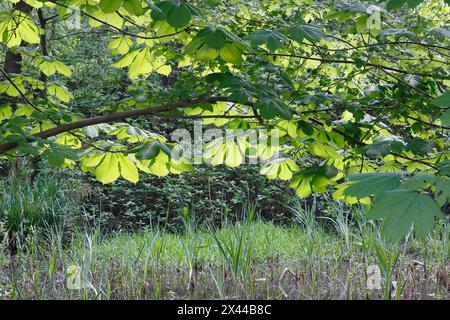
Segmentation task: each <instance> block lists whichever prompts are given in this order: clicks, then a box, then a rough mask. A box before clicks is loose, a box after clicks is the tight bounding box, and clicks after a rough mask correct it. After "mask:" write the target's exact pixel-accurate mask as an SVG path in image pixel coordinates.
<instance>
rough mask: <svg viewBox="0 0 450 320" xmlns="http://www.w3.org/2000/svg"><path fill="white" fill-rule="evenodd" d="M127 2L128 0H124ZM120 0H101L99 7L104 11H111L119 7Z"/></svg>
mask: <svg viewBox="0 0 450 320" xmlns="http://www.w3.org/2000/svg"><path fill="white" fill-rule="evenodd" d="M125 2H128V0H125ZM121 4H122V0H101V1H100V3H99V6H100V9H102V11H103V12H104V13H113V12H116V11H117V10H119V9H120V6H121Z"/></svg>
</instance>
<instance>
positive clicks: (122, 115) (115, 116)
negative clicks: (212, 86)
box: [0, 97, 228, 153]
mask: <svg viewBox="0 0 450 320" xmlns="http://www.w3.org/2000/svg"><path fill="white" fill-rule="evenodd" d="M219 101H228V99H227V98H226V97H207V98H199V99H193V100H179V101H177V102H174V103H170V104H166V105H161V106H158V107H153V108H143V109H133V110H127V111H123V112H115V113H110V114H107V115H104V116H98V117H94V118H89V119H83V120H80V121H76V122H71V123H66V124H62V125H59V126H57V127H54V128H51V129H49V130H45V131H42V132H39V133H37V134H35V135H33V136H34V137H36V138H41V139H47V138H50V137H54V136H56V135H58V134H61V133H64V132H70V131H72V130H75V129H81V128H84V127H88V126H91V125H96V124H100V123H112V122H117V121H119V120H124V119H127V118H135V117H140V116H147V115H155V114H158V113H161V112H165V111H170V110H174V109H176V108H186V107H192V106H195V105H198V104H201V103H214V102H219ZM16 147H17V142H10V143H4V144H0V153H5V152H7V151H9V150H11V149H14V148H16Z"/></svg>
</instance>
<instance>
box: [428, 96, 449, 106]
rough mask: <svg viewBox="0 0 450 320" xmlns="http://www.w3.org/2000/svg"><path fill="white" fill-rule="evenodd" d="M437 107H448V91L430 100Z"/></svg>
mask: <svg viewBox="0 0 450 320" xmlns="http://www.w3.org/2000/svg"><path fill="white" fill-rule="evenodd" d="M432 103H433V104H434V105H435V106H437V107H450V92H446V93H444V94H442V95H440V96H439V97H437V98H436V99H434V100H433V101H432Z"/></svg>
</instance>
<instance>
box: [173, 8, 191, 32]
mask: <svg viewBox="0 0 450 320" xmlns="http://www.w3.org/2000/svg"><path fill="white" fill-rule="evenodd" d="M191 18H192V13H191V10H189V8H188V7H187V6H186V5H185V4H184V3H180V4H176V5H174V6H173V7H172V9H171V10H170V12H169V14H168V16H167V22H168V23H169V24H170V25H171V26H172V27H175V28H177V29H179V28H182V27H184V26H187V25H188V24H189V21H191Z"/></svg>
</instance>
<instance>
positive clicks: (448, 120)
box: [441, 109, 450, 126]
mask: <svg viewBox="0 0 450 320" xmlns="http://www.w3.org/2000/svg"><path fill="white" fill-rule="evenodd" d="M441 122H442V125H444V126H450V109H448V110H447V111H445V112H444V114H443V115H442V116H441Z"/></svg>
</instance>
